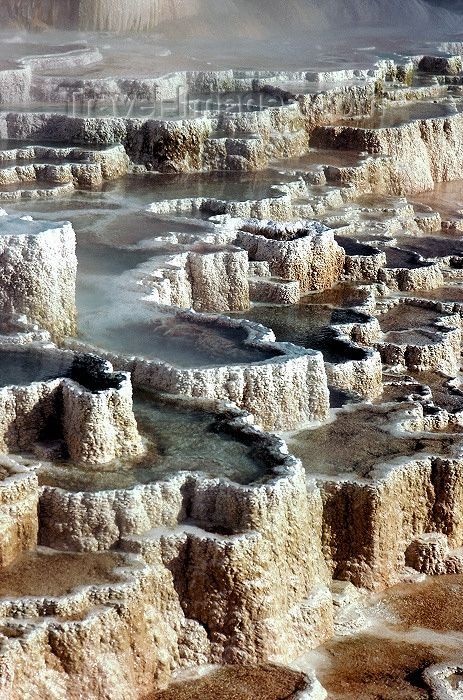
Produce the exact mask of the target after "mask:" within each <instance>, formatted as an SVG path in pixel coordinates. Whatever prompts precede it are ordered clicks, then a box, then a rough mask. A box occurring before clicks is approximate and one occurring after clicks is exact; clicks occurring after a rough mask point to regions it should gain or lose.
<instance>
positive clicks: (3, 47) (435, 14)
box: [0, 0, 463, 77]
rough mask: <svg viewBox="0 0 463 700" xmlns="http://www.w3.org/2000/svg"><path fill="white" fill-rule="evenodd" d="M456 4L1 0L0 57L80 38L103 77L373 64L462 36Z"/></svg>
mask: <svg viewBox="0 0 463 700" xmlns="http://www.w3.org/2000/svg"><path fill="white" fill-rule="evenodd" d="M462 2H463V0H435V1H434V2H431V1H430V0H0V31H2V36H0V62H10V63H11V62H12V61H13V59H14V58H15V57H16V56H17V55H20V54H21V52H23V53H24V51H27V52H28V53H29V54H34V53H41V52H42V51H43V50H45V51H46V50H47V48H50V47H54V46H60V45H63V44H69V42H72V41H79V42H83V41H84V42H86V44H88V45H93V46H97V47H98V48H99V49H100V50H101V52H102V54H103V56H104V62H103V63H102V64H101V65H100V67H99V71H100V77H103V76H104V75H106V76H111V75H114V74H118V75H129V76H131V77H133V76H136V77H143V76H151V75H152V74H153V73H156V72H166V71H171V70H182V69H190V70H191V69H194V68H196V69H197V70H207V69H212V68H215V69H219V68H255V69H263V70H300V69H307V68H309V67H310V68H311V69H313V70H314V69H319V70H328V69H330V68H334V67H336V68H340V67H342V66H343V65H345V66H346V67H350V68H352V67H366V66H368V67H371V65H372V64H373V63H374V62H375V60H376V58H377V57H378V56H380V57H384V56H392V57H393V56H395V55H396V52H399V53H400V52H402V51H403V50H404V47H406V50H407V52H408V53H426V52H427V51H429V45H428V44H427V41H429V40H430V41H432V42H435V41H436V40H437V41H438V40H440V39H445V40H446V41H448V40H450V39H451V38H452V37H453V36H455V35H458V33H459V32H461V33H462V34H463V15H461V14H458V13H457V10H458V9H459V7H460V5H461V3H462ZM25 30H32V33H28V32H27V31H25ZM108 32H110V33H111V34H108ZM14 42H17V44H18V45H17V46H14ZM21 43H22V44H23V48H22V49H21V47H20V44H21ZM24 44H28V47H27V49H26V48H25V47H24ZM53 50H54V49H53ZM82 77H83V76H82Z"/></svg>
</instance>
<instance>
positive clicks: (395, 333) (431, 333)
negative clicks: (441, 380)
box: [374, 297, 461, 376]
mask: <svg viewBox="0 0 463 700" xmlns="http://www.w3.org/2000/svg"><path fill="white" fill-rule="evenodd" d="M378 321H379V324H380V326H381V329H382V331H383V337H382V339H381V340H379V341H377V342H376V343H374V345H375V347H376V348H377V349H378V350H379V352H380V353H381V357H382V360H383V363H384V364H386V365H389V366H393V365H400V366H402V367H405V368H407V369H409V370H414V371H418V372H429V371H441V372H445V373H447V374H449V375H452V376H454V375H455V374H456V373H457V372H458V370H459V367H460V355H461V318H460V315H459V314H445V313H444V312H443V311H442V307H441V305H440V304H439V303H438V302H433V301H431V300H429V301H427V300H424V299H413V298H407V297H402V298H395V299H390V300H385V301H383V302H382V305H381V309H380V315H379V316H378Z"/></svg>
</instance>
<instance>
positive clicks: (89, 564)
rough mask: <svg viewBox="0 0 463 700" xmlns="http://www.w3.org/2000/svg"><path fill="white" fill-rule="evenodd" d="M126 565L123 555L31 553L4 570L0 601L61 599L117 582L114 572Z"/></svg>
mask: <svg viewBox="0 0 463 700" xmlns="http://www.w3.org/2000/svg"><path fill="white" fill-rule="evenodd" d="M122 563H123V561H122V558H121V557H120V555H117V554H110V553H107V552H105V553H102V554H92V553H88V554H67V553H59V554H48V553H42V552H32V553H27V554H24V555H23V556H22V557H21V558H20V559H19V560H17V561H15V562H14V563H13V564H12V565H11V566H9V567H7V568H6V569H2V570H0V597H1V598H12V597H16V596H38V597H40V596H60V595H64V594H65V593H69V592H70V591H72V590H73V589H74V588H76V587H77V586H85V585H91V584H98V583H111V582H116V581H118V580H119V577H118V576H116V575H115V574H114V573H113V572H112V569H113V568H114V567H116V566H119V565H121V564H122Z"/></svg>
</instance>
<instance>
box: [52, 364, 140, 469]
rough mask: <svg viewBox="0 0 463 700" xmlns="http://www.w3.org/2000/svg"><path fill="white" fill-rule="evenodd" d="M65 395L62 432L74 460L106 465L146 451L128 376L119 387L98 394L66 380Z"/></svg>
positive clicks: (63, 386)
mask: <svg viewBox="0 0 463 700" xmlns="http://www.w3.org/2000/svg"><path fill="white" fill-rule="evenodd" d="M62 396H63V412H62V422H63V435H64V439H65V442H66V446H67V449H68V451H69V456H70V457H71V459H73V460H75V461H76V462H87V463H90V464H104V463H106V462H111V461H113V460H114V459H116V458H117V457H125V458H130V457H134V456H136V455H139V454H141V453H142V452H143V446H142V443H141V439H140V435H139V434H138V429H137V424H136V421H135V416H134V414H133V404H132V384H131V382H130V379H129V378H128V377H127V376H125V378H124V379H123V380H122V381H121V384H120V386H119V388H117V389H106V391H100V392H98V393H96V394H95V393H91V392H89V391H85V390H84V389H82V387H80V386H79V385H78V384H76V383H75V382H70V381H69V380H64V382H63V384H62Z"/></svg>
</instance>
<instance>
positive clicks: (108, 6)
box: [0, 0, 458, 38]
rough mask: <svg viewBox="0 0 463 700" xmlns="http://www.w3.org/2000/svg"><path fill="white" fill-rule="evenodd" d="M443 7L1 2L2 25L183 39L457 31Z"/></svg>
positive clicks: (229, 0) (366, 2) (353, 0)
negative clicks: (160, 33) (157, 32)
mask: <svg viewBox="0 0 463 700" xmlns="http://www.w3.org/2000/svg"><path fill="white" fill-rule="evenodd" d="M443 4H445V5H446V6H448V7H452V6H458V2H456V3H452V2H447V3H443V2H440V3H431V2H425V0H318V1H317V0H286V1H285V0H1V3H0V20H1V21H2V23H8V24H10V25H12V26H16V27H26V28H28V29H41V28H45V27H54V28H61V29H64V28H65V29H74V30H87V31H114V32H127V33H130V32H147V31H152V30H154V29H157V28H159V27H161V28H162V29H164V30H166V31H168V32H170V31H173V32H175V33H176V34H177V33H180V32H181V33H182V34H183V35H185V34H196V35H200V36H201V35H203V36H214V35H215V36H217V33H219V34H224V33H226V32H228V33H236V34H238V35H239V36H249V37H254V38H263V37H264V36H266V35H270V34H276V33H279V34H280V35H281V33H282V32H285V31H295V30H297V31H320V30H326V29H329V28H330V27H334V26H335V27H339V26H340V25H343V26H346V25H349V26H358V25H359V24H361V25H376V26H378V25H382V26H392V27H398V26H402V27H403V26H404V25H408V26H409V27H412V28H414V30H415V31H419V30H420V29H422V28H426V27H429V26H430V25H432V24H435V23H436V22H438V23H439V24H441V25H443V26H445V25H446V26H447V27H449V28H450V27H452V23H453V27H454V20H453V21H452V18H451V16H450V13H449V12H448V10H447V9H443V8H442V5H443ZM437 5H439V9H437V7H436V6H437ZM187 19H188V21H186V20H187ZM4 26H5V25H4Z"/></svg>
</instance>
